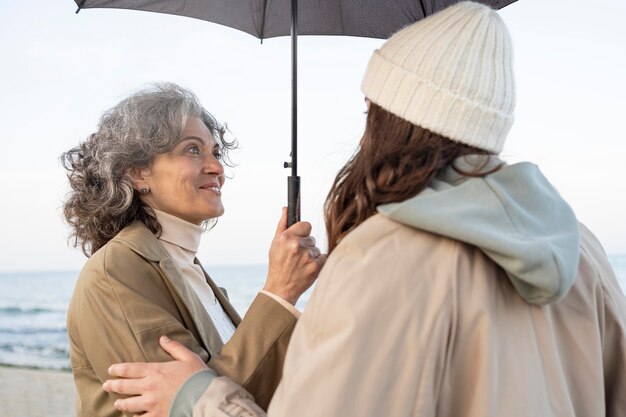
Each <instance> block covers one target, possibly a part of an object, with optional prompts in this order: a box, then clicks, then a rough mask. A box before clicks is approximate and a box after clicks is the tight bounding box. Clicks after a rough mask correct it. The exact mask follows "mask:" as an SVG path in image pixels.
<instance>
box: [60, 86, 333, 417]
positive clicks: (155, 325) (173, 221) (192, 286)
mask: <svg viewBox="0 0 626 417" xmlns="http://www.w3.org/2000/svg"><path fill="white" fill-rule="evenodd" d="M224 133H225V129H224V128H223V127H222V126H221V125H220V124H219V123H218V122H217V121H216V120H215V118H214V117H213V116H212V115H211V114H209V113H208V112H207V111H206V110H205V109H204V108H203V107H202V106H201V104H200V103H199V101H198V99H197V98H196V96H195V95H194V94H193V93H192V92H190V91H189V90H186V89H184V88H181V87H179V86H177V85H175V84H171V83H168V84H158V85H155V86H153V87H151V88H148V89H146V90H143V91H140V92H138V93H136V94H133V95H132V96H130V97H128V98H126V99H124V100H122V101H121V102H120V103H119V104H118V105H116V106H115V107H113V108H112V109H110V110H108V111H107V112H106V113H105V114H104V115H103V117H102V119H101V121H100V125H99V127H98V130H97V132H95V133H93V134H92V135H91V136H90V137H89V138H88V139H87V140H86V141H84V142H83V143H81V144H80V145H79V146H77V147H75V148H73V149H71V150H69V151H68V152H65V153H64V154H63V155H62V157H61V159H62V162H63V166H64V167H65V168H66V170H67V171H68V178H69V182H70V185H71V188H72V191H71V192H70V194H69V196H68V198H67V200H66V202H65V205H64V214H65V218H66V220H67V222H68V223H69V225H70V226H71V227H72V235H71V237H72V238H73V243H74V245H75V246H81V247H82V250H83V252H84V253H85V255H86V256H87V257H89V259H88V261H87V263H86V264H85V266H84V268H83V270H82V271H81V273H80V276H79V279H78V282H77V283H76V288H75V290H74V295H73V297H72V300H71V302H70V306H69V311H68V319H67V331H68V335H69V339H70V357H71V366H72V372H73V374H74V379H75V382H76V387H77V390H78V406H77V408H78V410H77V415H78V416H115V415H121V413H120V412H119V411H117V410H116V409H115V406H114V403H115V401H116V399H117V397H116V396H115V395H112V394H108V393H106V392H105V391H103V390H102V388H101V386H102V383H103V382H104V381H105V380H106V379H108V373H107V370H108V368H109V366H110V365H111V364H113V363H116V362H158V361H165V360H168V359H169V356H168V355H167V354H166V353H165V352H164V351H163V350H162V349H161V348H160V346H159V342H158V339H159V336H161V335H168V336H170V337H172V338H175V339H176V340H179V341H181V342H182V343H183V344H184V345H185V346H187V347H188V348H189V349H191V350H192V351H194V352H195V353H196V354H197V355H199V357H201V358H202V360H203V361H204V362H205V363H207V364H209V366H211V368H213V369H215V370H216V371H217V372H218V373H220V374H222V375H226V376H229V377H230V378H232V379H234V380H235V381H237V382H239V383H240V384H242V385H243V386H244V387H246V389H247V390H249V391H250V392H253V393H254V395H255V397H256V398H257V400H258V401H259V403H260V404H262V405H264V406H267V404H268V403H269V400H270V398H271V396H272V394H273V392H274V389H275V388H276V386H277V384H278V382H279V380H280V377H281V369H282V364H283V360H284V355H285V351H286V347H287V344H288V342H289V338H290V336H291V332H292V330H293V328H294V326H295V323H296V320H297V317H298V315H299V313H298V311H297V310H296V309H295V307H294V304H295V303H296V301H297V300H298V298H299V297H300V295H301V294H302V293H303V292H304V291H306V289H307V288H309V287H310V286H311V284H312V283H313V281H314V280H315V278H316V277H317V274H318V273H319V271H320V268H321V266H322V264H323V263H324V260H325V256H324V255H321V254H320V251H319V249H318V248H317V247H316V246H315V239H314V238H313V237H312V236H310V232H311V225H310V224H308V223H306V222H300V223H296V224H295V225H293V226H291V227H289V228H287V225H286V214H285V212H286V210H284V209H283V216H282V218H281V220H280V222H279V224H278V228H277V230H276V236H275V238H274V240H273V242H272V244H271V248H270V251H269V271H268V274H267V281H266V283H265V287H264V289H263V290H261V291H260V293H259V294H258V295H257V297H256V298H255V300H254V301H253V303H252V305H251V306H250V308H249V310H248V312H247V314H246V316H245V318H244V319H243V320H242V319H241V318H240V317H239V315H238V314H237V312H236V311H235V309H234V308H233V306H232V305H231V304H230V303H229V301H228V299H227V297H226V295H225V293H224V292H222V290H221V289H220V288H218V287H217V286H216V284H215V283H214V282H213V280H212V279H211V278H210V277H209V275H208V274H207V273H206V272H205V271H204V269H203V268H202V266H201V264H200V262H199V261H198V259H197V258H196V253H197V250H198V246H199V244H200V239H201V237H202V234H203V232H204V231H205V230H206V228H207V226H208V225H210V224H211V223H214V222H215V219H217V218H218V217H219V216H221V215H222V214H223V213H224V207H223V205H222V200H221V193H222V191H221V189H222V186H223V185H224V166H223V165H224V164H228V163H229V159H228V151H229V150H232V149H234V148H235V147H236V142H235V141H234V140H233V141H232V142H229V141H228V140H226V139H225V137H224Z"/></svg>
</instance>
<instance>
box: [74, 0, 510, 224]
mask: <svg viewBox="0 0 626 417" xmlns="http://www.w3.org/2000/svg"><path fill="white" fill-rule="evenodd" d="M458 1H459V0H315V1H313V0H301V1H298V0H75V2H76V4H77V5H78V10H77V11H76V13H78V12H79V11H80V10H81V9H91V8H114V9H133V10H143V11H150V12H157V13H166V14H173V15H179V16H187V17H193V18H196V19H201V20H206V21H209V22H213V23H218V24H221V25H224V26H229V27H232V28H234V29H238V30H241V31H243V32H246V33H249V34H250V35H252V36H255V37H257V38H259V39H261V43H262V42H263V39H266V38H272V37H277V36H287V35H291V68H292V79H291V83H292V89H291V90H292V95H291V108H292V113H291V154H290V156H291V158H290V159H291V161H290V162H285V164H284V166H285V168H291V175H290V176H289V177H288V178H287V184H288V207H289V217H288V225H292V224H293V223H295V222H297V221H299V220H300V177H299V176H298V153H297V152H298V117H297V115H298V105H297V98H298V89H297V85H298V83H297V79H298V78H297V53H298V35H343V36H360V37H368V38H383V39H384V38H388V37H389V36H390V35H391V34H393V33H394V32H396V31H397V30H399V29H400V28H402V27H404V26H407V25H409V24H411V23H413V22H416V21H418V20H420V19H423V18H424V17H426V16H430V15H431V14H433V13H435V12H438V11H439V10H442V9H444V8H446V7H448V6H450V5H452V4H455V3H457V2H458ZM515 1H516V0H480V2H481V3H484V4H487V5H489V6H491V7H492V8H495V9H500V8H502V7H504V6H507V5H509V4H511V3H513V2H515Z"/></svg>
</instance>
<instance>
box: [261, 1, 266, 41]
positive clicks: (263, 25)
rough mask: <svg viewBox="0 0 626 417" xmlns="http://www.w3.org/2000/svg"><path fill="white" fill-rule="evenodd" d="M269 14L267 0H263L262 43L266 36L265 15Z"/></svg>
mask: <svg viewBox="0 0 626 417" xmlns="http://www.w3.org/2000/svg"><path fill="white" fill-rule="evenodd" d="M266 14H267V0H265V1H264V2H263V17H262V19H261V43H263V38H264V37H265V15H266Z"/></svg>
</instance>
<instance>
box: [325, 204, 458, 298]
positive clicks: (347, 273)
mask: <svg viewBox="0 0 626 417" xmlns="http://www.w3.org/2000/svg"><path fill="white" fill-rule="evenodd" d="M467 250H468V248H466V247H465V245H463V244H461V243H459V242H457V241H455V240H452V239H448V238H446V237H443V236H439V235H435V234H432V233H429V232H425V231H421V230H417V229H415V228H412V227H409V226H406V225H404V224H402V223H399V222H396V221H394V220H390V219H388V218H386V217H384V216H382V215H380V214H376V215H374V216H372V217H371V218H369V219H368V220H367V221H365V222H363V223H362V224H361V225H359V226H358V227H357V228H356V229H354V230H353V231H352V232H350V233H349V234H348V235H347V236H346V237H345V238H344V239H343V240H342V241H341V242H340V244H339V245H338V246H337V248H336V249H335V250H334V251H333V252H332V253H331V254H330V256H329V257H328V260H327V262H326V264H325V265H324V268H323V270H322V272H321V274H320V277H319V279H318V287H320V292H321V291H322V288H324V287H326V290H325V291H327V292H329V293H332V294H341V295H340V297H345V296H346V295H345V294H346V293H351V292H354V293H355V294H356V293H360V294H362V292H363V291H364V287H366V288H367V292H368V294H369V295H372V296H374V297H379V296H380V297H383V298H384V297H386V296H391V297H393V296H396V295H401V296H402V297H404V298H407V297H408V298H411V299H412V300H413V302H420V299H421V297H423V296H425V295H426V296H427V294H428V293H434V292H436V293H439V294H441V295H442V297H445V294H446V293H450V291H451V290H454V287H453V281H454V280H455V279H456V275H457V264H458V261H457V258H459V257H462V256H466V254H464V252H465V251H467Z"/></svg>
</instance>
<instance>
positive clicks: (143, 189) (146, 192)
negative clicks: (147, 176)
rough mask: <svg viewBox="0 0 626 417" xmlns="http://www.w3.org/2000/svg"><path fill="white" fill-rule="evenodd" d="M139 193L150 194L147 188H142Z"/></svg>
mask: <svg viewBox="0 0 626 417" xmlns="http://www.w3.org/2000/svg"><path fill="white" fill-rule="evenodd" d="M139 192H140V193H141V194H148V189H147V188H140V189H139Z"/></svg>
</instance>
